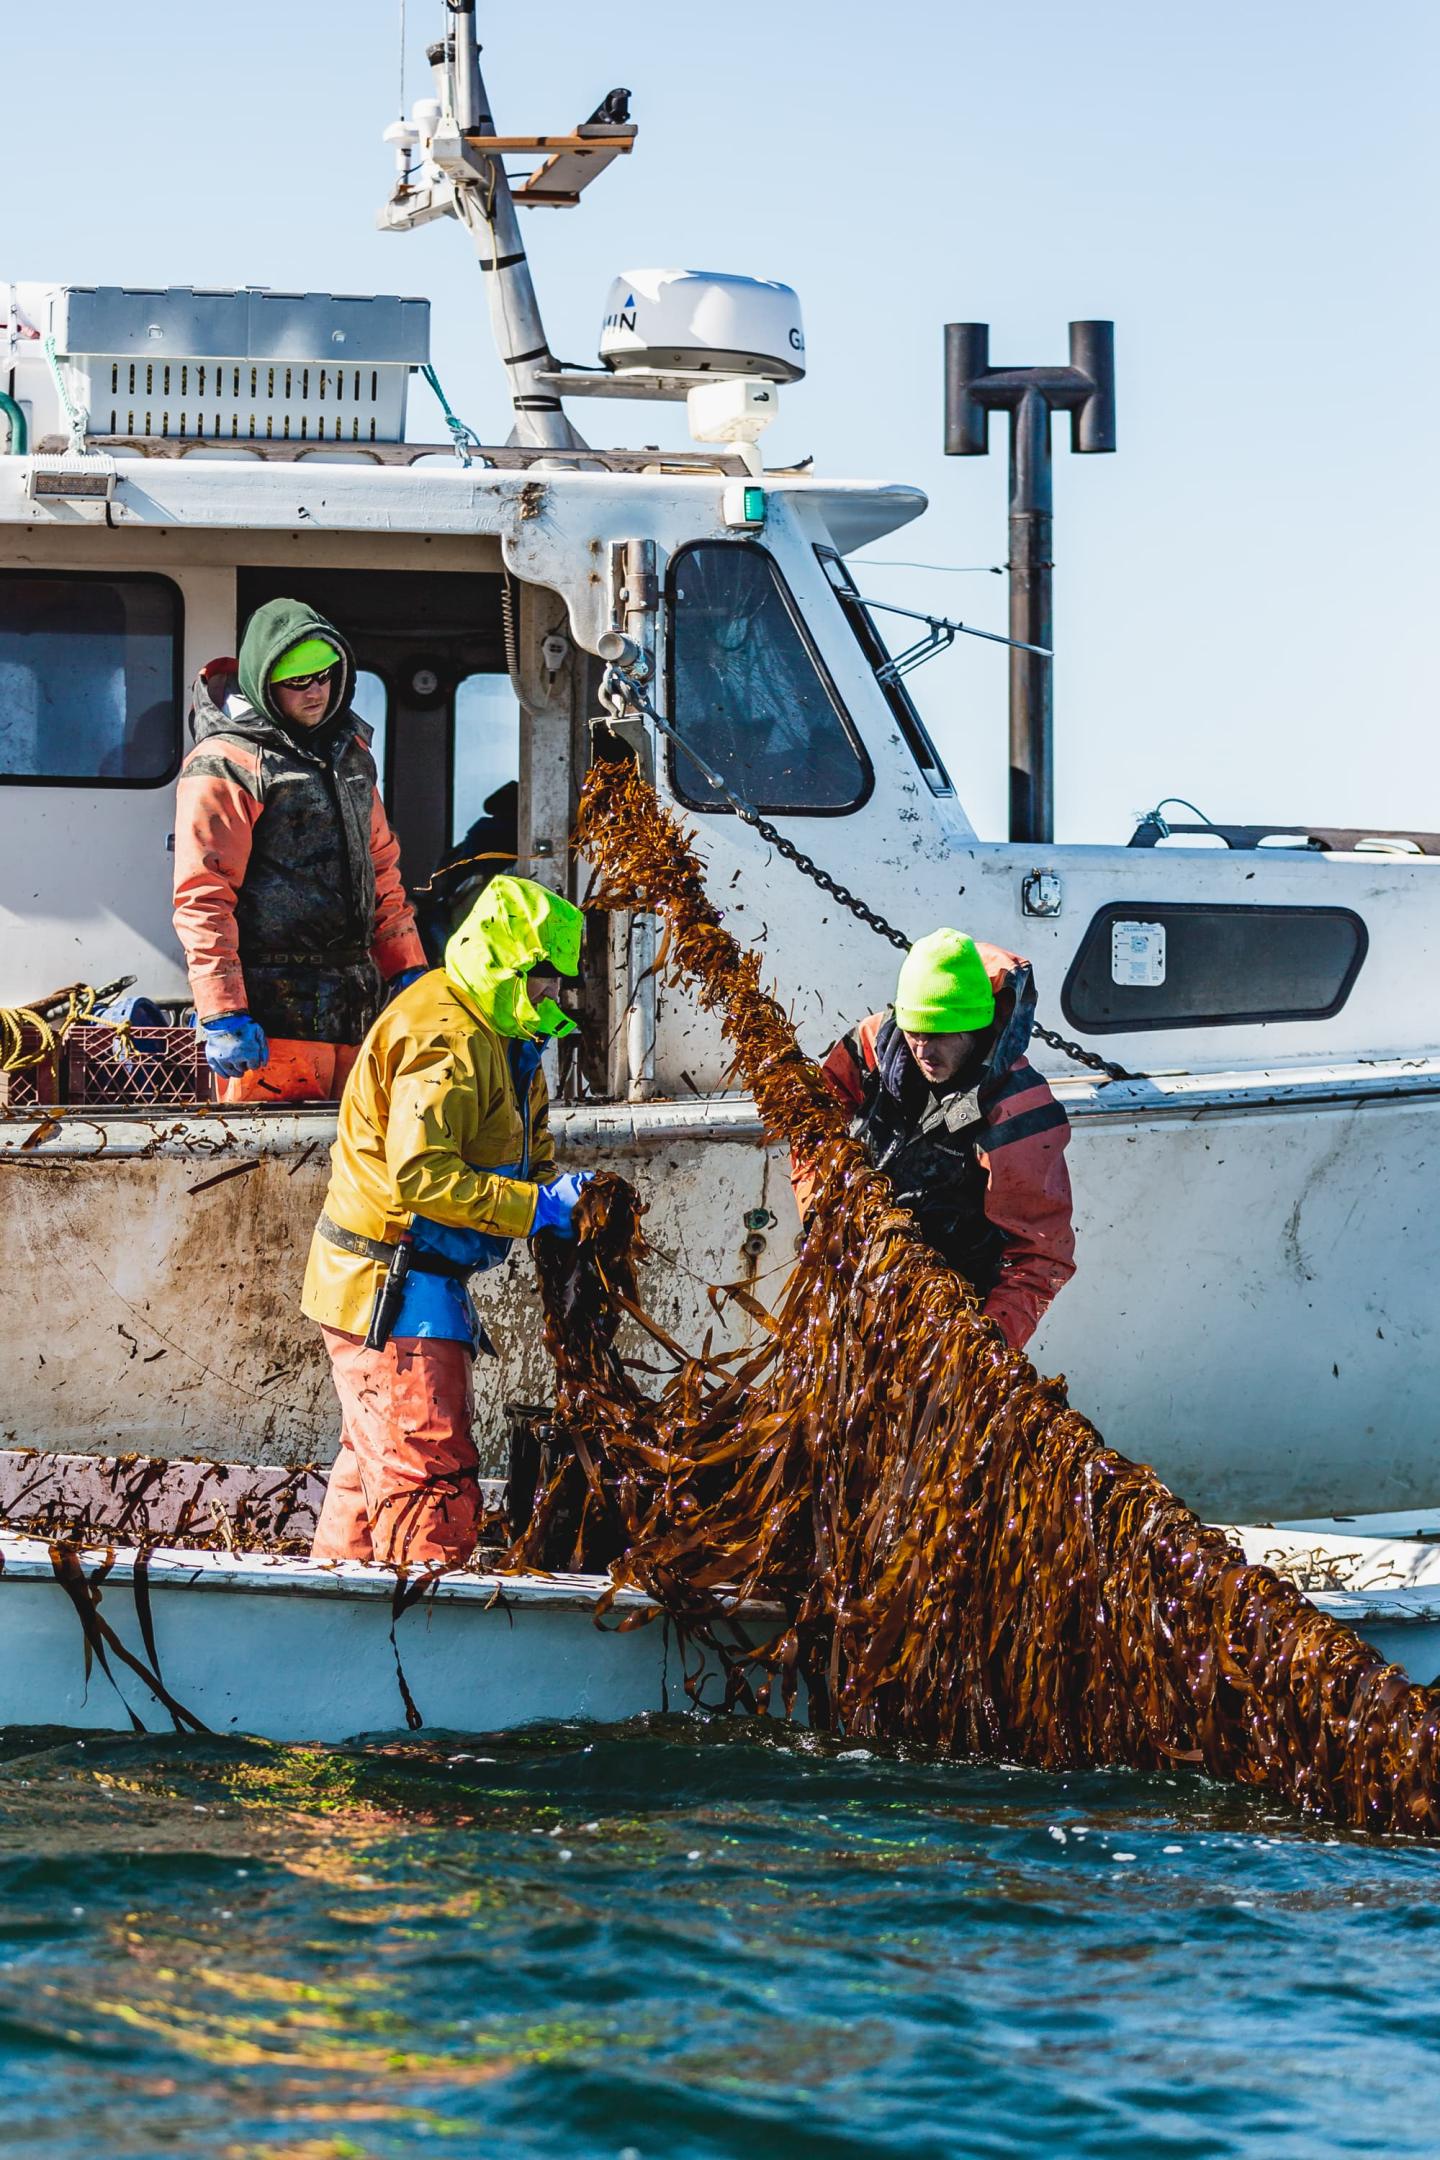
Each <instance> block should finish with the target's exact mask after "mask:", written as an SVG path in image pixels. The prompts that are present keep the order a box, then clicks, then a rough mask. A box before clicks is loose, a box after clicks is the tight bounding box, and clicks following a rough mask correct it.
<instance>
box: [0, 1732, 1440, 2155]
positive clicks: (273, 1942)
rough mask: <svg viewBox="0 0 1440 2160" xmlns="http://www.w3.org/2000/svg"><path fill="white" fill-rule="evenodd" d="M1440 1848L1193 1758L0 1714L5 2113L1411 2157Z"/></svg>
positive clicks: (568, 2137) (750, 2147)
mask: <svg viewBox="0 0 1440 2160" xmlns="http://www.w3.org/2000/svg"><path fill="white" fill-rule="evenodd" d="M1437 1888H1440V1854H1437V1853H1436V1852H1435V1851H1433V1850H1430V1849H1426V1848H1421V1847H1417V1846H1413V1845H1411V1846H1406V1845H1403V1844H1398V1843H1389V1844H1380V1843H1370V1842H1367V1841H1365V1840H1363V1839H1360V1838H1358V1837H1354V1836H1350V1835H1346V1834H1342V1833H1337V1832H1334V1831H1330V1830H1327V1829H1320V1828H1316V1827H1314V1826H1306V1825H1303V1824H1301V1823H1298V1822H1297V1821H1296V1820H1295V1819H1294V1818H1293V1817H1291V1816H1289V1815H1288V1814H1285V1813H1283V1812H1280V1811H1277V1810H1276V1809H1275V1808H1273V1807H1271V1806H1270V1805H1268V1804H1267V1803H1266V1802H1264V1801H1263V1800H1258V1799H1256V1798H1254V1797H1253V1796H1251V1795H1245V1794H1239V1793H1234V1792H1230V1791H1225V1790H1221V1789H1218V1788H1216V1787H1214V1786H1210V1785H1206V1784H1203V1783H1201V1782H1198V1781H1196V1780H1194V1779H1190V1778H1177V1779H1174V1780H1172V1779H1169V1778H1160V1777H1147V1778H1141V1777H1135V1776H1128V1775H1110V1774H1101V1773H1089V1774H1086V1775H1083V1776H1071V1777H1064V1778H1062V1777H1051V1776H1045V1775H1042V1774H1040V1773H1038V1772H1035V1771H1029V1770H1023V1769H1016V1768H1005V1767H997V1766H994V1765H969V1764H954V1763H934V1762H923V1761H907V1760H903V1759H897V1758H896V1757H893V1756H879V1755H872V1754H870V1753H868V1752H867V1751H865V1750H863V1749H856V1748H848V1749H847V1748H844V1747H836V1746H834V1745H831V1744H828V1743H821V1742H817V1741H815V1740H814V1739H811V1738H809V1737H808V1736H805V1735H790V1736H786V1735H781V1736H779V1737H776V1736H774V1735H769V1736H767V1735H764V1734H762V1733H760V1732H759V1731H758V1730H757V1729H756V1728H754V1727H752V1726H747V1725H746V1724H744V1723H742V1722H730V1721H717V1722H716V1723H713V1724H709V1725H701V1724H698V1723H697V1722H696V1721H693V1720H680V1719H676V1718H670V1719H650V1720H646V1721H643V1722H639V1723H636V1724H633V1725H629V1726H626V1727H623V1728H611V1729H597V1728H594V1727H581V1726H566V1727H555V1728H549V1729H546V1730H545V1731H543V1732H537V1731H533V1730H532V1731H530V1732H527V1733H525V1734H523V1735H521V1736H519V1737H516V1736H510V1737H508V1738H504V1739H492V1740H488V1741H477V1740H474V1739H464V1740H462V1739H458V1738H457V1739H452V1740H446V1739H444V1738H434V1737H429V1736H426V1737H424V1738H422V1739H421V1740H419V1741H416V1740H414V1739H409V1740H378V1741H376V1742H375V1743H373V1744H371V1745H368V1746H353V1745H352V1746H348V1747H345V1748H325V1749H320V1748H315V1749H306V1748H293V1747H291V1748H286V1747H272V1746H266V1745H262V1744H256V1743H244V1742H233V1741H223V1742H221V1741H214V1742H212V1741H208V1740H206V1741H195V1740H188V1739H187V1740H179V1739H176V1740H157V1739H154V1738H128V1737H126V1738H121V1737H116V1738H107V1737H96V1736H93V1735H92V1736H87V1737H86V1738H84V1739H79V1738H76V1737H75V1736H73V1735H69V1734H59V1733H45V1732H30V1733H23V1734H22V1733H13V1732H12V1733H9V1734H5V1735H0V2143H3V2145H4V2146H5V2147H7V2148H20V2147H30V2148H32V2149H35V2150H42V2149H43V2151H44V2152H45V2153H46V2155H47V2160H71V2156H73V2160H81V2156H84V2160H96V2156H103V2160H113V2156H121V2155H131V2154H152V2153H153V2154H162V2153H163V2154H172V2155H173V2154H186V2155H188V2154H195V2155H201V2154H204V2155H206V2156H212V2155H219V2156H224V2160H251V2156H255V2160H258V2156H259V2155H261V2154H264V2155H266V2156H267V2160H276V2156H279V2160H284V2156H294V2160H349V2156H354V2155H364V2156H369V2155H374V2156H377V2160H390V2156H392V2155H395V2156H400V2155H405V2156H407V2160H408V2156H411V2155H414V2154H416V2153H419V2152H422V2151H423V2152H442V2153H443V2152H445V2151H449V2152H452V2153H455V2154H457V2155H459V2154H466V2155H468V2154H471V2153H475V2154H479V2153H482V2152H483V2153H485V2154H487V2155H488V2154H505V2155H509V2154H515V2155H522V2156H532V2155H533V2156H535V2160H541V2156H544V2160H550V2156H556V2160H559V2156H562V2155H563V2156H565V2160H578V2156H589V2155H596V2156H601V2155H603V2156H609V2160H622V2156H623V2160H720V2156H725V2160H729V2156H731V2155H737V2156H738V2155H740V2154H742V2153H743V2154H745V2155H746V2156H751V2155H755V2156H760V2160H771V2156H773V2160H781V2156H782V2155H783V2156H785V2160H793V2156H794V2155H796V2154H806V2155H809V2154H814V2155H817V2156H834V2160H851V2156H854V2160H860V2156H862V2155H863V2156H866V2160H871V2156H876V2160H878V2156H882V2155H883V2156H894V2160H929V2156H932V2155H933V2156H939V2155H947V2156H948V2155H960V2154H964V2155H971V2154H975V2155H990V2154H995V2155H1002V2154H1003V2155H1026V2156H1030V2155H1034V2156H1037V2160H1038V2156H1040V2155H1045V2156H1047V2160H1048V2156H1053V2155H1068V2154H1084V2155H1091V2154H1093V2155H1097V2156H1100V2155H1103V2156H1105V2160H1117V2156H1130V2155H1133V2156H1135V2160H1141V2156H1144V2160H1154V2156H1166V2155H1186V2156H1200V2155H1207V2156H1208V2155H1222V2154H1243V2155H1247V2156H1250V2155H1253V2156H1255V2160H1260V2156H1262V2155H1263V2156H1264V2160H1291V2156H1293V2160H1325V2156H1328V2155H1331V2154H1356V2153H1384V2154H1385V2155H1386V2156H1387V2160H1389V2156H1395V2155H1409V2154H1416V2155H1419V2154H1424V2155H1426V2156H1432V2155H1434V2154H1435V2153H1436V2151H1437V2150H1440V1911H1437V1904H1436V1893H1437Z"/></svg>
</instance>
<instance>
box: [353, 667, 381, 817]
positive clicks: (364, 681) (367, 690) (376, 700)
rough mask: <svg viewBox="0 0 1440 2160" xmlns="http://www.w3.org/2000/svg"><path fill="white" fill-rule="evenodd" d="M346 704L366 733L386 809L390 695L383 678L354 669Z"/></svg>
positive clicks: (367, 669) (368, 670)
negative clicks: (352, 684) (348, 702)
mask: <svg viewBox="0 0 1440 2160" xmlns="http://www.w3.org/2000/svg"><path fill="white" fill-rule="evenodd" d="M350 704H351V707H352V709H353V710H354V711H355V712H356V713H358V715H359V717H360V718H361V719H362V720H363V721H364V722H365V724H366V726H367V727H368V728H369V730H370V755H371V757H373V758H374V760H375V771H376V774H377V776H378V778H379V781H380V799H381V801H382V802H384V803H386V804H387V805H388V803H389V800H390V795H389V775H388V773H387V772H386V769H385V759H386V752H387V749H388V745H389V741H390V692H389V690H388V689H387V688H386V686H385V678H384V676H383V675H377V674H376V673H375V671H374V669H373V668H356V670H355V688H354V690H353V691H352V692H351V695H350Z"/></svg>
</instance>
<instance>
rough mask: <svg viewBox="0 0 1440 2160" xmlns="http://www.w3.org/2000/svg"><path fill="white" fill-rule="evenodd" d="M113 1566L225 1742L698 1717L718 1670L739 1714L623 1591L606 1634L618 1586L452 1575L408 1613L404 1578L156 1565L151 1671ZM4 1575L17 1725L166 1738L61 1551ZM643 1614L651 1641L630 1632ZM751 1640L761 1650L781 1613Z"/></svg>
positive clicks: (283, 1566)
mask: <svg viewBox="0 0 1440 2160" xmlns="http://www.w3.org/2000/svg"><path fill="white" fill-rule="evenodd" d="M107 1557H108V1555H107V1554H106V1553H104V1552H101V1551H99V1550H94V1551H90V1552H86V1553H84V1554H82V1556H81V1566H82V1568H83V1570H84V1573H85V1574H86V1576H87V1577H89V1578H91V1579H92V1580H94V1581H95V1582H96V1583H97V1585H98V1581H99V1577H100V1575H101V1574H102V1573H103V1587H101V1589H100V1604H99V1608H98V1609H99V1613H100V1615H101V1616H102V1617H103V1619H104V1621H105V1622H106V1624H107V1626H108V1627H110V1628H111V1629H113V1630H114V1632H115V1634H116V1636H118V1638H119V1640H120V1641H121V1643H123V1645H124V1646H125V1648H126V1649H127V1650H128V1651H129V1652H130V1654H131V1656H132V1657H134V1658H135V1659H136V1660H137V1661H138V1663H139V1664H141V1665H142V1666H144V1667H146V1668H147V1669H148V1670H149V1671H151V1672H153V1673H155V1674H156V1676H157V1677H158V1678H159V1679H160V1680H161V1681H162V1683H163V1685H164V1687H165V1689H166V1690H167V1691H168V1693H169V1695H170V1696H171V1698H172V1699H173V1700H174V1701H175V1702H176V1703H178V1704H180V1705H181V1706H182V1708H183V1710H184V1711H186V1712H188V1713H189V1715H190V1717H192V1718H194V1719H195V1720H197V1721H198V1722H199V1724H201V1725H203V1726H205V1727H207V1728H208V1729H209V1730H210V1731H212V1732H217V1733H246V1734H250V1735H253V1736H255V1737H257V1738H261V1739H266V1740H285V1741H338V1740H346V1739H350V1738H353V1737H354V1736H355V1735H356V1734H358V1733H369V1732H390V1731H394V1730H397V1729H403V1728H404V1727H405V1726H406V1725H407V1723H409V1717H408V1714H407V1706H406V1699H405V1693H404V1688H408V1690H409V1694H410V1700H411V1702H412V1703H413V1704H414V1706H415V1710H416V1713H417V1714H418V1716H419V1718H420V1719H421V1721H422V1722H423V1723H424V1724H425V1725H426V1726H431V1727H437V1728H443V1729H446V1730H450V1731H455V1732H465V1733H476V1732H495V1731H500V1730H502V1729H505V1728H509V1727H511V1726H518V1725H529V1724H533V1723H536V1722H537V1721H549V1720H558V1719H566V1718H586V1719H594V1720H596V1721H598V1722H600V1723H605V1724H609V1723H615V1722H618V1721H620V1720H622V1719H625V1718H631V1717H638V1716H641V1715H644V1714H645V1713H647V1712H657V1711H664V1710H671V1711H681V1710H686V1709H688V1708H690V1707H691V1701H690V1698H689V1696H688V1695H687V1693H686V1689H685V1674H686V1673H687V1672H689V1673H691V1674H692V1675H693V1674H695V1673H697V1672H698V1673H703V1675H704V1686H703V1695H704V1700H705V1701H706V1703H708V1704H711V1705H719V1704H720V1702H721V1701H722V1699H723V1693H724V1688H723V1680H722V1677H721V1674H720V1670H719V1664H718V1661H717V1660H716V1659H714V1658H713V1657H710V1658H708V1659H707V1657H706V1656H705V1654H704V1653H703V1651H702V1650H701V1649H700V1648H699V1647H698V1646H697V1645H695V1644H694V1643H689V1642H687V1643H686V1644H685V1645H684V1648H683V1654H682V1646H681V1644H680V1642H679V1641H678V1639H677V1636H676V1632H675V1629H674V1628H673V1626H672V1625H671V1624H670V1623H669V1622H668V1621H667V1620H666V1619H665V1618H664V1617H663V1616H662V1615H661V1614H659V1613H658V1611H657V1610H656V1609H655V1608H654V1607H653V1606H652V1605H651V1604H650V1601H649V1600H648V1599H646V1598H644V1597H642V1596H640V1595H639V1594H638V1593H636V1592H627V1591H622V1592H620V1593H619V1594H618V1596H617V1597H616V1600H615V1605H614V1608H613V1610H612V1611H611V1612H610V1614H609V1615H608V1616H607V1617H606V1618H605V1619H604V1620H603V1621H601V1622H600V1623H599V1624H598V1625H597V1622H596V1607H597V1605H598V1604H599V1601H600V1599H601V1597H602V1595H603V1594H604V1593H605V1592H606V1591H607V1590H608V1589H609V1587H610V1586H609V1584H608V1582H606V1581H604V1580H603V1579H600V1578H597V1577H594V1576H557V1577H542V1576H493V1575H490V1576H487V1575H445V1576H440V1577H438V1578H437V1579H436V1580H435V1582H434V1583H433V1585H432V1586H431V1587H430V1588H428V1589H427V1590H426V1591H425V1592H424V1593H423V1595H422V1596H421V1597H420V1598H419V1599H418V1600H417V1601H416V1602H415V1603H414V1604H412V1605H410V1606H408V1607H407V1608H406V1610H404V1611H403V1612H401V1613H400V1614H399V1615H398V1616H396V1615H395V1613H394V1609H393V1608H394V1603H395V1590H396V1577H395V1574H394V1571H393V1570H391V1569H388V1568H379V1567H370V1566H364V1565H360V1564H358V1563H349V1562H347V1563H345V1564H343V1565H340V1566H333V1567H323V1568H320V1567H312V1566H311V1565H310V1563H309V1562H308V1561H302V1560H274V1559H268V1558H265V1557H258V1556H251V1555H239V1556H233V1557H232V1556H230V1555H227V1554H221V1553H210V1552H188V1551H178V1550H173V1549H172V1550H158V1551H155V1552H152V1553H151V1554H150V1555H149V1557H148V1562H147V1565H146V1569H145V1575H146V1578H147V1583H148V1597H149V1606H150V1612H151V1617H152V1623H153V1632H154V1641H155V1648H156V1651H157V1653H158V1655H157V1657H156V1659H155V1660H154V1661H153V1662H152V1660H151V1658H150V1654H149V1652H148V1650H147V1648H146V1644H145V1638H144V1631H143V1628H142V1625H141V1606H140V1604H139V1603H138V1602H137V1597H136V1574H135V1560H136V1555H135V1553H134V1552H133V1551H121V1552H117V1553H116V1554H115V1555H114V1557H113V1561H112V1563H111V1565H110V1566H109V1567H108V1568H106V1567H105V1565H104V1563H105V1561H106V1559H107ZM0 1560H3V1569H0V1601H3V1610H4V1622H3V1639H4V1642H5V1657H4V1659H3V1660H0V1727H5V1726H34V1725H60V1726H67V1727H76V1728H79V1729H81V1730H89V1729H103V1730H107V1731H114V1730H116V1729H123V1728H125V1727H126V1726H128V1725H129V1724H130V1723H131V1722H132V1714H133V1718H134V1719H138V1721H139V1723H140V1725H141V1726H143V1727H144V1728H145V1729H146V1730H148V1731H153V1732H168V1731H170V1730H172V1729H173V1726H174V1718H173V1717H172V1715H171V1713H170V1712H169V1711H168V1710H167V1709H166V1707H165V1704H164V1702H163V1700H162V1699H161V1698H160V1697H159V1696H158V1695H157V1693H156V1692H155V1690H154V1689H153V1688H152V1687H151V1686H150V1685H148V1684H147V1681H146V1680H145V1679H144V1678H142V1677H141V1676H140V1675H138V1674H137V1673H136V1672H135V1671H134V1670H132V1669H131V1668H129V1667H127V1666H126V1665H125V1663H124V1662H123V1660H122V1659H121V1658H120V1657H119V1656H118V1655H117V1653H116V1652H115V1650H114V1648H113V1647H111V1648H110V1650H109V1651H108V1653H107V1655H108V1664H109V1671H108V1674H107V1672H106V1671H105V1670H104V1669H103V1667H102V1665H101V1663H100V1661H99V1657H98V1653H97V1655H96V1657H95V1658H94V1659H93V1660H92V1661H91V1664H90V1670H89V1672H88V1674H87V1671H86V1657H85V1635H84V1631H83V1629H82V1626H81V1621H80V1617H79V1614H78V1612H77V1609H76V1606H75V1604H74V1602H73V1600H72V1598H71V1596H70V1595H69V1594H68V1593H67V1591H66V1590H65V1589H64V1588H63V1587H62V1586H61V1584H60V1582H59V1581H58V1579H57V1577H56V1573H55V1569H54V1566H53V1564H52V1561H51V1557H50V1549H49V1547H48V1546H47V1545H46V1544H44V1543H43V1542H42V1541H41V1540H40V1539H37V1538H27V1537H16V1536H13V1535H9V1534H0ZM644 1615H649V1620H648V1624H646V1625H642V1626H635V1625H632V1626H630V1627H629V1628H623V1627H621V1626H620V1625H619V1623H620V1622H621V1621H622V1620H626V1619H628V1620H630V1621H632V1622H633V1621H635V1620H636V1619H637V1618H639V1617H641V1616H644ZM772 1624H773V1623H772ZM392 1625H393V1630H394V1642H393V1645H392V1641H391V1630H392ZM751 1625H752V1627H753V1630H754V1632H755V1633H756V1635H757V1636H759V1635H761V1632H762V1630H765V1619H764V1617H763V1616H762V1615H758V1614H757V1615H756V1616H755V1618H754V1620H753V1621H752V1623H751ZM767 1632H768V1631H767ZM402 1674H403V1679H404V1687H403V1688H402V1684H401V1675H402Z"/></svg>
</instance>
